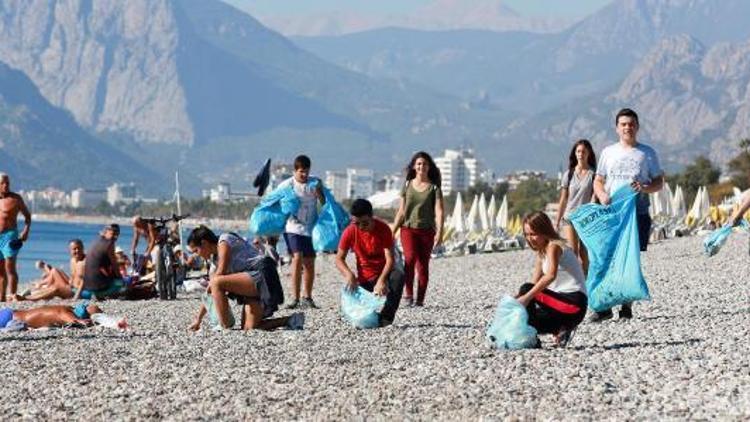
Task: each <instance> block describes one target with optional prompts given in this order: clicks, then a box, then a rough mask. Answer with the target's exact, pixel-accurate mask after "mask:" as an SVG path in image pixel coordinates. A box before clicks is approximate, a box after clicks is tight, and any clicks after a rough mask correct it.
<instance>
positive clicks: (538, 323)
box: [517, 211, 588, 347]
mask: <svg viewBox="0 0 750 422" xmlns="http://www.w3.org/2000/svg"><path fill="white" fill-rule="evenodd" d="M523 234H524V237H525V238H526V242H527V243H528V245H529V247H530V248H531V249H532V250H533V251H535V252H536V255H537V256H536V261H535V264H534V271H533V275H532V277H531V283H525V284H523V285H522V286H521V288H520V290H519V292H518V296H517V299H518V302H520V303H521V305H523V306H525V307H526V310H527V311H528V313H529V325H531V326H532V327H534V328H536V330H537V332H538V333H539V334H554V336H555V343H556V344H557V345H558V346H561V347H565V346H566V345H567V344H568V341H569V340H570V337H571V336H572V334H573V331H574V330H575V329H576V327H577V326H578V324H580V323H581V321H583V318H584V317H585V316H586V307H587V306H588V298H587V297H586V287H585V280H586V279H585V277H584V276H583V267H582V266H581V262H580V261H579V260H578V257H577V256H576V254H575V253H574V252H573V250H572V249H571V248H570V247H568V246H567V245H566V244H565V242H564V241H563V240H562V238H561V237H560V235H559V234H557V232H556V231H555V228H554V227H553V226H552V221H551V220H550V219H549V217H547V214H545V213H543V212H540V211H537V212H534V213H532V214H530V215H528V216H527V217H526V218H524V220H523Z"/></svg>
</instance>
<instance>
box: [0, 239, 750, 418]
mask: <svg viewBox="0 0 750 422" xmlns="http://www.w3.org/2000/svg"><path fill="white" fill-rule="evenodd" d="M701 241H702V239H700V238H697V237H692V238H683V239H671V240H668V241H664V242H661V243H658V244H654V245H651V246H650V250H649V252H647V253H645V254H642V259H643V268H644V274H645V276H646V280H647V281H648V283H649V287H650V289H651V295H652V301H651V302H641V303H637V304H636V305H635V306H634V318H633V319H632V320H624V321H618V320H617V317H615V319H614V320H610V321H607V322H604V323H601V324H591V323H588V322H584V323H583V324H582V325H581V326H579V328H578V330H577V331H576V334H575V336H574V338H573V340H572V341H571V343H570V344H569V345H568V347H567V348H564V349H562V348H555V347H554V346H553V345H552V339H551V338H550V337H549V336H547V337H545V336H543V337H542V341H543V346H544V347H543V349H540V350H524V351H512V352H509V351H496V350H491V349H490V348H489V347H488V345H487V342H486V340H485V338H484V331H485V328H486V326H487V324H488V322H489V321H490V319H491V318H492V315H493V313H494V309H495V306H496V304H497V301H498V299H499V298H500V296H501V295H502V294H503V293H512V292H515V291H516V290H517V288H518V286H519V285H520V284H521V283H522V282H524V281H525V280H527V279H528V278H529V277H530V274H531V268H532V263H533V259H534V257H533V253H532V252H531V251H529V250H525V251H515V252H506V253H497V254H486V255H471V256H466V257H460V258H446V259H437V260H433V261H432V264H431V279H432V280H431V284H430V287H429V290H428V294H427V299H426V306H425V307H424V308H405V307H403V308H401V309H400V310H399V312H398V314H397V316H396V321H395V323H394V325H392V326H390V327H387V328H384V329H377V330H357V329H354V328H351V327H350V326H348V325H347V324H346V323H345V322H344V321H343V320H342V318H341V317H340V315H339V311H338V303H339V293H340V288H341V286H342V282H341V280H340V278H339V276H338V272H337V271H336V269H335V267H334V265H333V259H332V257H331V256H325V257H321V258H319V259H318V261H317V268H316V269H317V273H318V275H317V278H316V286H315V291H314V297H315V300H316V301H317V303H318V304H319V305H320V307H321V309H318V310H310V311H306V324H305V329H304V330H302V331H286V330H279V331H275V332H258V331H253V332H243V331H239V330H229V331H222V332H217V331H211V330H210V329H208V328H207V327H206V326H205V323H204V329H203V330H202V331H201V332H199V333H193V332H189V331H188V330H187V327H188V325H189V324H190V322H191V320H192V319H193V317H194V315H195V313H196V311H197V308H198V306H199V300H198V298H197V296H195V295H188V294H182V295H180V296H179V297H178V300H176V301H171V302H160V301H158V300H150V301H141V302H127V301H107V302H102V304H101V306H102V307H103V309H104V310H105V312H107V313H108V314H113V315H122V316H125V317H126V318H127V320H128V322H129V324H130V325H131V327H132V328H131V329H130V330H128V331H125V332H120V331H116V330H111V329H105V328H101V327H96V328H88V329H52V330H36V331H26V332H13V333H0V350H1V351H2V356H3V360H4V362H3V364H2V365H1V366H0V376H1V377H2V379H3V380H4V381H3V387H2V398H3V400H2V401H0V419H1V420H18V419H25V420H69V419H72V420H80V419H90V420H122V419H134V420H143V419H168V420H259V419H264V420H267V419H271V420H364V419H372V420H403V419H412V420H452V421H455V420H478V419H482V420H485V419H488V420H507V419H510V420H530V419H539V420H665V419H666V420H686V419H690V420H694V419H700V420H705V419H712V420H748V419H750V265H748V263H749V262H750V257H749V256H748V239H747V235H746V234H744V233H743V234H736V235H734V236H732V237H731V238H730V239H729V240H728V242H727V244H726V245H725V246H724V248H723V249H722V250H721V251H720V253H719V254H718V255H716V256H714V257H712V258H706V257H704V256H703V255H702V254H701V252H702V246H701ZM287 272H288V267H283V268H282V273H283V275H282V282H284V287H285V289H287V295H288V286H287V284H288V276H287V275H286V273H287ZM13 306H15V307H26V306H29V305H28V304H18V305H13ZM288 313H289V311H286V310H282V311H279V313H278V315H286V314H288Z"/></svg>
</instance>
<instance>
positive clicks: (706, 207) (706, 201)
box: [701, 186, 711, 218]
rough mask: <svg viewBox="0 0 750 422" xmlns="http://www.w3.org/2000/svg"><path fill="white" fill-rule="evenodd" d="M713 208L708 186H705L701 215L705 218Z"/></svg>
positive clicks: (702, 195)
mask: <svg viewBox="0 0 750 422" xmlns="http://www.w3.org/2000/svg"><path fill="white" fill-rule="evenodd" d="M710 210H711V199H710V198H709V197H708V188H707V187H705V186H703V192H702V194H701V215H702V216H703V218H706V217H708V216H709V212H710Z"/></svg>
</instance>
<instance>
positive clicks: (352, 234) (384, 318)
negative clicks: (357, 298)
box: [336, 199, 404, 327]
mask: <svg viewBox="0 0 750 422" xmlns="http://www.w3.org/2000/svg"><path fill="white" fill-rule="evenodd" d="M350 213H351V215H352V221H351V224H350V225H349V227H347V228H346V229H345V230H344V233H343V234H342V235H341V240H340V241H339V248H338V253H337V254H336V267H337V268H338V269H339V271H340V272H341V275H343V276H344V278H345V279H346V283H347V286H348V288H349V289H351V290H354V289H356V288H357V286H360V287H362V288H363V289H365V290H367V291H370V292H374V293H375V294H376V295H378V296H386V301H385V306H383V309H382V310H381V311H380V316H379V323H380V326H381V327H384V326H387V325H390V324H392V323H393V319H394V318H395V316H396V311H397V310H398V305H399V302H400V301H401V294H402V293H403V289H404V274H403V272H402V270H398V269H395V268H394V261H395V259H394V257H393V234H392V233H391V228H390V227H389V226H388V224H386V223H384V222H383V221H381V220H379V219H377V218H374V217H373V214H372V204H371V203H370V201H368V200H366V199H357V200H355V201H354V202H353V203H352V206H351V209H350ZM350 249H351V250H353V251H354V255H355V257H356V258H357V275H356V276H355V275H354V273H353V272H352V270H351V269H349V265H347V263H346V255H347V253H348V252H349V250H350Z"/></svg>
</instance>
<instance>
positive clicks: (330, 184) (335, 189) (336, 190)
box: [323, 171, 349, 200]
mask: <svg viewBox="0 0 750 422" xmlns="http://www.w3.org/2000/svg"><path fill="white" fill-rule="evenodd" d="M323 183H324V184H325V185H326V187H327V188H328V189H329V190H330V191H331V193H332V194H333V197H334V198H336V199H337V200H342V199H345V198H348V197H349V189H348V186H347V184H348V183H347V175H346V172H343V171H326V179H325V180H324V181H323Z"/></svg>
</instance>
